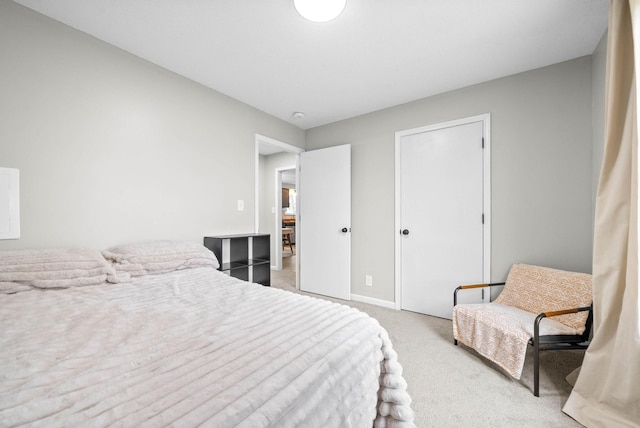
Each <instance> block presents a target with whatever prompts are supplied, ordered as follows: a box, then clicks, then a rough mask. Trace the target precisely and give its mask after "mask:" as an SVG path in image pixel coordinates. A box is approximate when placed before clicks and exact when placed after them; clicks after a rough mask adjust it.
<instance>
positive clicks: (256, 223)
mask: <svg viewBox="0 0 640 428" xmlns="http://www.w3.org/2000/svg"><path fill="white" fill-rule="evenodd" d="M261 145H268V146H273V147H276V148H278V149H280V151H282V152H289V153H294V154H295V155H296V165H295V170H296V188H297V187H298V186H299V184H298V180H299V177H300V153H302V152H304V151H305V150H304V149H302V148H300V147H297V146H293V145H291V144H287V143H284V142H282V141H279V140H276V139H274V138H271V137H267V136H264V135H260V134H255V143H254V147H255V150H254V169H253V176H254V186H253V196H254V200H253V207H254V210H253V230H254V232H255V233H259V232H260V146H261ZM276 217H277V216H276ZM299 221H300V220H299V219H298V218H296V235H297V231H298V223H299ZM278 231H279V233H278ZM276 235H279V236H280V241H282V230H281V229H279V228H276ZM274 239H277V237H274ZM277 248H278V246H277V245H276V249H277ZM280 248H281V250H280V252H279V254H280V267H281V268H282V247H280ZM296 254H297V255H298V257H296V288H297V289H299V288H300V249H299V248H298V246H296ZM276 263H277V261H276Z"/></svg>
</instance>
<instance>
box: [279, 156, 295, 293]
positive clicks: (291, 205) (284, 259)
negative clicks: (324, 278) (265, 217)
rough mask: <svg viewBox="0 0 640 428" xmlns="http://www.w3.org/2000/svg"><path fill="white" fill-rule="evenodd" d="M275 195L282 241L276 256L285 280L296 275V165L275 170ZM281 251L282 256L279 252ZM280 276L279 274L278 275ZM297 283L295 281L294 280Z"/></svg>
mask: <svg viewBox="0 0 640 428" xmlns="http://www.w3.org/2000/svg"><path fill="white" fill-rule="evenodd" d="M275 180H276V185H275V195H274V199H275V200H277V203H276V207H280V211H279V212H277V213H276V214H278V215H276V216H275V225H274V228H275V229H278V228H280V229H281V237H280V242H282V245H281V246H280V247H279V248H278V249H276V253H275V254H276V257H279V260H280V262H281V263H280V266H278V267H280V270H281V271H282V273H281V277H282V279H283V280H285V281H286V280H287V279H289V283H291V281H290V279H291V278H293V277H295V275H296V271H297V269H296V265H297V256H296V223H297V218H298V215H297V174H296V167H295V166H291V167H283V168H276V171H275ZM278 253H280V256H278V255H277V254H278ZM276 276H278V275H276ZM293 283H295V281H294V282H293Z"/></svg>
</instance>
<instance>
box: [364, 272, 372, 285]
mask: <svg viewBox="0 0 640 428" xmlns="http://www.w3.org/2000/svg"><path fill="white" fill-rule="evenodd" d="M364 285H366V286H367V287H373V277H372V276H371V275H365V276H364Z"/></svg>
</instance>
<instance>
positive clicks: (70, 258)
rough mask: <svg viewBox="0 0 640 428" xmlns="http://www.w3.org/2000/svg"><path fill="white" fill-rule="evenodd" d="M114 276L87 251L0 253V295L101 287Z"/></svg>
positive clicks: (97, 254)
mask: <svg viewBox="0 0 640 428" xmlns="http://www.w3.org/2000/svg"><path fill="white" fill-rule="evenodd" d="M115 274H116V272H115V271H114V270H113V268H112V267H111V266H110V265H109V263H107V261H106V260H105V259H104V257H102V255H101V254H100V252H99V251H97V250H92V249H89V248H55V249H43V250H19V251H0V293H2V294H11V293H17V292H19V291H27V290H31V289H32V288H69V287H77V286H83V285H96V284H101V283H103V282H105V281H106V280H107V277H110V276H115Z"/></svg>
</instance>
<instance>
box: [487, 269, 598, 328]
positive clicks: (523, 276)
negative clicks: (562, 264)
mask: <svg viewBox="0 0 640 428" xmlns="http://www.w3.org/2000/svg"><path fill="white" fill-rule="evenodd" d="M495 302H496V303H500V304H503V305H509V306H513V307H516V308H520V309H522V310H525V311H527V312H532V313H534V314H540V313H542V312H549V311H559V310H562V309H572V308H579V307H586V306H589V305H590V304H591V302H592V289H591V275H589V274H587V273H578V272H568V271H563V270H558V269H551V268H547V267H541V266H532V265H526V264H520V263H518V264H514V265H513V266H512V267H511V270H510V271H509V275H508V276H507V281H506V283H505V286H504V289H503V290H502V292H501V293H500V295H499V296H498V297H497V298H496V300H495ZM587 315H588V313H587V312H578V313H576V314H568V315H559V316H555V317H553V318H552V319H553V320H554V321H558V322H561V323H563V324H565V325H567V326H569V327H571V328H574V329H576V330H578V331H584V326H585V322H586V320H587Z"/></svg>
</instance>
